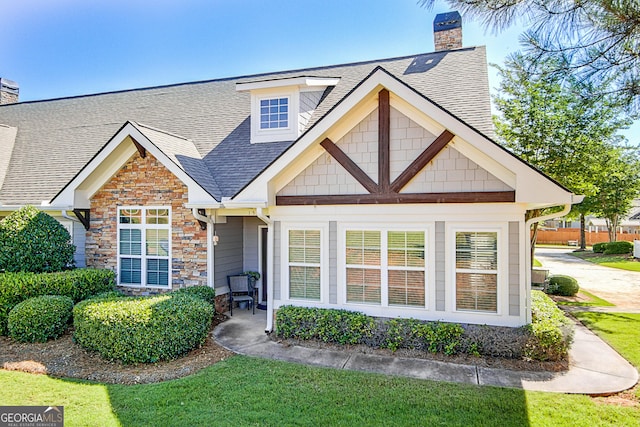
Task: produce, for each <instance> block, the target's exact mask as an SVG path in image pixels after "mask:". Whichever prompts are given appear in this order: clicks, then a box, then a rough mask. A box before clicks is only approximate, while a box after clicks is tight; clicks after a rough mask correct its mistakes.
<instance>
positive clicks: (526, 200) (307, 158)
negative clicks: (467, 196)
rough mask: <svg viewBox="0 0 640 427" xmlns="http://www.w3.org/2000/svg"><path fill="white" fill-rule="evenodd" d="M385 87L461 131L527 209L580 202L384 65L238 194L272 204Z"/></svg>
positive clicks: (409, 108)
mask: <svg viewBox="0 0 640 427" xmlns="http://www.w3.org/2000/svg"><path fill="white" fill-rule="evenodd" d="M382 88H386V89H387V90H389V92H390V94H391V96H390V102H391V105H392V106H393V107H394V108H397V109H398V110H399V111H401V112H402V113H403V114H405V115H407V116H408V117H410V118H411V119H412V120H414V121H415V122H416V123H418V124H420V125H422V126H424V127H425V128H426V129H427V130H429V131H430V132H432V133H434V134H438V133H439V132H441V131H442V130H444V129H448V130H449V131H451V132H452V133H453V134H454V135H456V138H454V140H453V141H452V142H451V143H450V144H453V145H452V146H453V147H455V148H456V149H457V150H459V151H460V152H461V153H462V154H464V155H465V156H467V157H468V158H470V159H471V160H473V161H474V162H476V163H477V164H478V165H479V166H481V167H482V168H484V169H486V170H487V171H488V172H490V173H492V174H493V175H494V176H496V177H497V178H499V179H501V180H502V181H503V182H505V183H506V184H507V185H509V186H511V187H512V188H514V189H515V190H516V202H517V203H520V204H522V205H523V207H524V208H525V209H533V208H542V207H547V206H557V205H561V204H567V203H572V202H575V201H574V200H575V199H574V198H573V197H572V196H573V194H572V193H571V192H569V191H568V190H566V189H564V188H563V187H561V186H560V185H558V184H557V183H555V182H554V181H552V180H551V179H549V178H548V177H546V176H545V175H543V174H542V173H540V172H538V171H537V170H535V169H534V168H533V167H531V166H530V165H528V164H526V163H525V162H523V161H521V160H520V159H518V158H517V157H515V156H513V155H511V154H510V153H509V152H507V151H506V150H504V149H503V148H501V147H500V146H498V145H497V144H496V143H494V142H493V141H491V140H490V139H489V138H487V137H486V136H484V135H482V134H481V133H479V132H478V131H476V130H475V129H473V128H472V127H470V126H469V125H467V124H465V123H464V122H462V121H461V120H459V119H458V118H456V117H455V116H453V115H451V114H450V113H448V112H447V111H445V110H443V109H442V108H440V107H439V106H438V105H436V104H434V103H433V102H431V101H430V100H429V99H427V98H425V97H423V96H422V95H420V94H419V93H417V92H415V91H414V90H413V89H411V88H410V87H409V86H407V85H406V84H405V83H403V82H401V81H399V80H398V79H396V78H395V77H393V76H392V75H390V74H389V73H388V72H386V71H385V70H384V69H381V68H379V69H377V70H375V71H374V72H373V73H372V74H371V75H370V76H369V77H368V78H366V79H365V80H363V81H362V82H361V83H360V84H359V85H358V86H356V88H355V89H354V90H353V91H352V92H351V93H350V94H349V95H347V96H346V97H345V98H344V99H343V100H342V101H341V102H339V103H338V104H337V105H336V106H335V107H334V108H333V109H332V110H330V111H329V112H328V113H327V114H326V115H325V116H324V117H323V118H322V119H321V120H320V121H319V122H318V123H317V124H316V125H315V126H313V127H312V128H311V129H309V130H308V131H307V132H306V133H305V134H304V135H302V136H301V137H300V139H298V141H297V142H296V143H295V144H294V145H293V146H291V148H290V149H289V150H287V151H286V152H285V153H284V154H283V155H282V156H281V157H280V158H278V159H277V160H276V161H275V162H274V163H273V164H271V166H269V167H268V168H267V169H266V170H264V171H263V172H262V173H261V174H260V175H259V176H258V177H257V178H256V179H255V180H254V181H253V182H252V183H250V184H249V185H248V186H247V187H246V188H245V189H243V190H242V191H241V192H240V193H239V194H238V195H237V196H236V197H234V200H264V201H267V202H268V203H269V205H273V204H274V202H275V200H273V197H274V194H275V192H277V191H278V189H279V188H281V187H282V186H284V185H286V183H288V182H289V181H290V180H291V179H293V178H294V177H295V176H297V174H299V173H300V172H302V170H304V168H306V167H307V166H308V165H309V164H310V163H311V162H313V161H315V159H317V157H318V156H319V155H320V154H322V153H323V152H324V150H323V149H322V148H321V147H319V146H318V144H319V143H320V142H321V141H322V140H323V139H324V138H330V139H331V140H333V141H337V140H339V139H340V138H341V137H342V136H344V135H345V134H346V133H347V132H348V131H349V130H350V129H352V128H353V126H355V125H356V124H357V123H359V122H360V121H361V120H362V119H363V118H364V117H366V116H367V115H368V114H370V113H371V112H372V111H373V110H374V109H375V108H376V107H377V93H378V92H379V91H380V89H382Z"/></svg>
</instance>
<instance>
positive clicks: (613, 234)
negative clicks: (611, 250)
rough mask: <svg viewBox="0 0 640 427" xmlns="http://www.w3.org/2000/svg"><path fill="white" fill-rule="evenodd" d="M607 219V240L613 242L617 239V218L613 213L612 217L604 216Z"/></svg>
mask: <svg viewBox="0 0 640 427" xmlns="http://www.w3.org/2000/svg"><path fill="white" fill-rule="evenodd" d="M606 221H607V230H608V231H609V241H610V242H615V241H616V240H618V224H619V222H620V221H619V219H618V216H617V215H614V216H613V217H612V218H606Z"/></svg>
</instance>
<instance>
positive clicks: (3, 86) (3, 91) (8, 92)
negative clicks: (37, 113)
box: [0, 77, 20, 105]
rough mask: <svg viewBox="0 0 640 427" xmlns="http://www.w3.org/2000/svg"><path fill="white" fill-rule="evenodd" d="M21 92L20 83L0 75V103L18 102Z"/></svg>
mask: <svg viewBox="0 0 640 427" xmlns="http://www.w3.org/2000/svg"><path fill="white" fill-rule="evenodd" d="M19 92H20V88H19V87H18V83H16V82H12V81H11V80H7V79H5V78H2V77H0V105H5V104H15V103H17V102H18V94H19Z"/></svg>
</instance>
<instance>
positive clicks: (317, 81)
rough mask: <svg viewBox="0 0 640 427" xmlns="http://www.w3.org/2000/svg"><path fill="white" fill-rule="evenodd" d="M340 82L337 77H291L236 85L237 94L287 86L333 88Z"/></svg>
mask: <svg viewBox="0 0 640 427" xmlns="http://www.w3.org/2000/svg"><path fill="white" fill-rule="evenodd" d="M339 81H340V79H339V78H337V77H333V78H332V77H292V78H285V79H273V80H261V81H255V82H245V83H236V90H237V91H238V92H244V91H251V90H256V89H273V88H282V87H288V86H298V87H300V88H304V87H327V86H335V85H337V84H338V82H339Z"/></svg>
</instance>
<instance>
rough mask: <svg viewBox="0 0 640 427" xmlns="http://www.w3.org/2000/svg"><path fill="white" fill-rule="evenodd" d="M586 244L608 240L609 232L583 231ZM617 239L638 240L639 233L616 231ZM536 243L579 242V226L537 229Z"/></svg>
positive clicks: (559, 243)
mask: <svg viewBox="0 0 640 427" xmlns="http://www.w3.org/2000/svg"><path fill="white" fill-rule="evenodd" d="M584 234H585V237H586V240H587V246H592V245H593V244H594V243H600V242H608V241H609V233H607V232H606V231H597V232H596V231H588V230H586V231H585V233H584ZM617 239H618V240H626V241H628V242H633V241H634V240H640V234H630V233H617ZM537 242H538V243H540V244H547V245H567V244H569V242H580V229H579V228H558V229H557V230H538V241H537Z"/></svg>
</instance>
